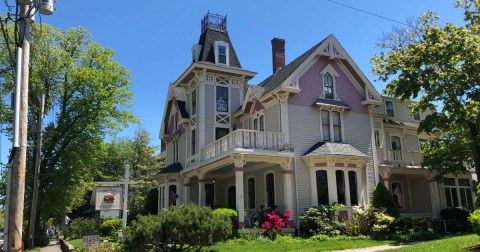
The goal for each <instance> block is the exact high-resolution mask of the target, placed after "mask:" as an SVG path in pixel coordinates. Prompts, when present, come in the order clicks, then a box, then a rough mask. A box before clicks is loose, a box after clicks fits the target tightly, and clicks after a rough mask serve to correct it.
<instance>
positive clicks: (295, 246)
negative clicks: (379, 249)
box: [204, 238, 392, 252]
mask: <svg viewBox="0 0 480 252" xmlns="http://www.w3.org/2000/svg"><path fill="white" fill-rule="evenodd" d="M390 243H392V241H374V240H330V241H309V240H306V239H301V238H295V239H292V240H291V241H282V242H277V241H274V242H272V241H269V240H262V241H250V242H245V243H244V244H239V243H233V244H232V243H229V242H226V243H220V244H217V245H215V246H211V247H208V248H207V249H205V250H204V251H220V252H221V251H228V252H235V251H241V252H249V251H252V252H256V251H331V250H341V249H349V248H365V247H372V246H379V245H385V244H390Z"/></svg>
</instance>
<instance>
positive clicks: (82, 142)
mask: <svg viewBox="0 0 480 252" xmlns="http://www.w3.org/2000/svg"><path fill="white" fill-rule="evenodd" d="M8 32H9V34H10V35H11V37H13V29H12V27H9V28H8ZM1 40H2V41H0V42H1V43H0V50H1V51H2V52H3V53H1V54H0V70H4V71H0V74H1V75H0V95H1V96H2V97H6V96H8V95H9V94H11V93H12V91H13V78H12V76H11V71H10V70H11V69H10V68H11V64H10V62H9V57H8V53H7V46H10V48H15V46H14V45H13V44H12V41H9V42H10V43H6V41H4V40H3V38H2V39H1ZM30 60H31V61H30V79H29V89H30V92H29V115H28V116H29V129H30V130H31V132H32V133H35V131H36V130H38V127H36V124H37V122H38V121H39V113H38V111H39V110H40V97H41V95H42V94H45V95H46V103H45V104H46V105H45V114H46V115H47V118H46V120H45V122H46V125H45V129H44V140H43V148H42V156H43V159H42V164H41V176H40V181H41V182H40V190H39V211H40V213H41V216H42V217H43V218H44V219H48V218H49V217H55V218H59V217H60V216H63V214H65V213H67V212H69V211H70V210H71V209H72V208H73V207H75V206H77V205H80V204H82V203H83V201H84V198H83V196H84V194H85V192H86V190H88V189H91V187H92V182H93V177H94V174H95V170H94V169H95V168H96V167H98V164H99V162H100V161H101V156H100V154H101V153H102V151H101V150H102V145H101V143H102V142H103V139H104V138H105V137H106V136H107V135H108V134H109V133H114V132H116V131H118V130H119V129H120V128H122V127H126V126H127V125H128V124H129V123H131V122H136V121H137V120H136V118H135V116H134V115H133V114H132V113H131V112H130V111H129V110H128V109H129V107H130V106H131V104H132V98H133V94H132V92H131V91H130V81H129V72H128V71H127V69H126V68H125V67H123V66H121V65H120V64H119V63H118V62H116V61H115V60H114V51H113V50H112V49H110V48H104V47H102V46H101V45H100V44H98V43H95V42H94V41H93V40H92V36H91V35H90V34H89V33H88V31H87V30H85V29H84V28H80V27H78V28H71V29H68V30H59V29H56V28H53V27H51V26H49V25H46V24H41V25H40V24H34V25H33V27H32V39H31V57H30ZM0 103H1V104H0V107H2V108H6V109H5V110H4V111H3V112H2V113H7V114H8V115H5V116H2V117H1V118H0V120H1V121H0V123H2V124H3V125H4V126H6V127H5V128H10V125H11V118H13V116H11V113H12V108H11V107H10V102H9V101H7V99H1V100H0ZM33 136H34V135H33V134H30V135H29V139H28V145H29V151H28V152H27V155H28V157H27V159H28V162H27V165H28V166H27V176H26V177H27V181H26V187H27V188H26V192H27V193H26V202H27V204H26V206H28V202H30V199H31V196H30V195H29V193H31V187H32V185H33V175H32V174H33V166H34V151H33V147H34V146H35V145H36V140H35V139H34V138H33ZM29 174H30V175H29ZM37 219H38V218H37Z"/></svg>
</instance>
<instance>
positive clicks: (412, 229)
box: [394, 217, 440, 241]
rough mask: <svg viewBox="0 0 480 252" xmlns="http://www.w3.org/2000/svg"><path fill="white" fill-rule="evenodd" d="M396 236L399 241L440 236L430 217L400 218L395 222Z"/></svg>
mask: <svg viewBox="0 0 480 252" xmlns="http://www.w3.org/2000/svg"><path fill="white" fill-rule="evenodd" d="M394 233H395V234H394V238H395V240H398V241H427V240H433V239H437V238H439V237H440V236H439V235H438V234H437V233H435V232H434V230H433V228H432V220H431V219H428V218H421V219H411V218H408V217H404V218H399V219H397V220H396V221H395V223H394Z"/></svg>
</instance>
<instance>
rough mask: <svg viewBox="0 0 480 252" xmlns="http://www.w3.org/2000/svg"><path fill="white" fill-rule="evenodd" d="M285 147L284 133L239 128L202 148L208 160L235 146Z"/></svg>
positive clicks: (248, 147)
mask: <svg viewBox="0 0 480 252" xmlns="http://www.w3.org/2000/svg"><path fill="white" fill-rule="evenodd" d="M284 147H285V142H284V136H283V133H279V132H267V131H257V130H244V129H238V130H235V131H233V132H232V133H230V134H228V135H226V136H224V137H222V138H220V139H218V140H216V141H215V142H213V143H211V144H208V145H206V146H205V147H204V148H203V149H202V160H208V159H210V158H213V157H216V156H218V155H221V154H225V153H227V152H230V151H232V150H233V149H235V148H244V149H262V150H282V149H284Z"/></svg>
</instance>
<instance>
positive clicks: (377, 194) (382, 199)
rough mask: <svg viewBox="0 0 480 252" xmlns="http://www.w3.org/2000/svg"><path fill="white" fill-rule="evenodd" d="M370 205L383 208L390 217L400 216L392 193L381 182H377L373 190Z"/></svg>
mask: <svg viewBox="0 0 480 252" xmlns="http://www.w3.org/2000/svg"><path fill="white" fill-rule="evenodd" d="M372 206H373V207H375V208H385V213H386V214H388V215H390V216H392V217H395V218H397V217H399V216H400V213H399V211H398V208H397V206H396V205H395V201H394V200H393V195H392V194H391V193H390V191H388V189H387V188H386V187H385V185H384V184H383V183H378V184H377V186H376V187H375V189H374V190H373V202H372Z"/></svg>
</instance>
